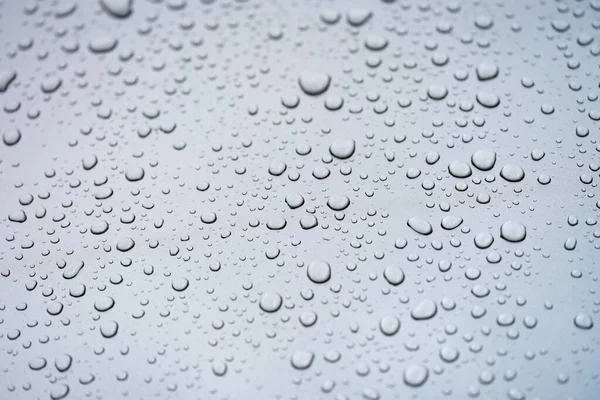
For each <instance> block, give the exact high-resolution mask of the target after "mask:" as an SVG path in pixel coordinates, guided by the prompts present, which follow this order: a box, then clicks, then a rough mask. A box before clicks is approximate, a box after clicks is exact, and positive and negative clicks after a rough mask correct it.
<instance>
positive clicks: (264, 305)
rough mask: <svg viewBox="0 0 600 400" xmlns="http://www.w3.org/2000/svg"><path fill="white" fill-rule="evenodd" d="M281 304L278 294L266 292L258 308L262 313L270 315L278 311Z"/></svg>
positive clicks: (281, 300)
mask: <svg viewBox="0 0 600 400" xmlns="http://www.w3.org/2000/svg"><path fill="white" fill-rule="evenodd" d="M282 303H283V299H282V298H281V295H280V294H279V293H275V292H267V293H265V294H264V295H263V296H262V297H261V298H260V303H259V306H260V308H261V309H262V310H263V311H265V312H268V313H272V312H275V311H277V310H279V308H280V307H281V304H282Z"/></svg>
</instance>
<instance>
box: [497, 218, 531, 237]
mask: <svg viewBox="0 0 600 400" xmlns="http://www.w3.org/2000/svg"><path fill="white" fill-rule="evenodd" d="M525 236H527V230H526V229H525V225H523V224H520V223H518V222H514V221H506V222H505V223H503V224H502V226H501V227H500V237H501V238H502V239H504V240H508V241H509V242H521V241H523V240H525Z"/></svg>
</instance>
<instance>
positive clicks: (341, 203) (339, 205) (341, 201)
mask: <svg viewBox="0 0 600 400" xmlns="http://www.w3.org/2000/svg"><path fill="white" fill-rule="evenodd" d="M327 205H328V206H329V208H331V209H332V210H334V211H343V210H345V209H346V208H348V206H349V205H350V199H349V198H348V197H347V196H344V195H342V194H336V195H333V196H331V197H330V198H329V199H328V200H327Z"/></svg>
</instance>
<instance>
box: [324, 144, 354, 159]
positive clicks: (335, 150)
mask: <svg viewBox="0 0 600 400" xmlns="http://www.w3.org/2000/svg"><path fill="white" fill-rule="evenodd" d="M355 147H356V143H355V142H354V140H352V139H337V140H335V141H334V142H333V143H332V144H331V146H329V152H330V153H331V155H332V156H334V157H336V158H339V159H340V160H345V159H347V158H350V157H352V154H354V149H355Z"/></svg>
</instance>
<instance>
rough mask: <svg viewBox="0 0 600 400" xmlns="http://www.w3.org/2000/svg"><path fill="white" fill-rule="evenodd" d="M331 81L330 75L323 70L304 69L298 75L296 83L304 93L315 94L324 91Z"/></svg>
mask: <svg viewBox="0 0 600 400" xmlns="http://www.w3.org/2000/svg"><path fill="white" fill-rule="evenodd" d="M330 82H331V77H330V76H329V75H327V74H325V73H323V72H317V71H306V72H304V73H302V75H300V78H299V79H298V83H299V84H300V88H301V89H302V90H303V91H304V93H306V94H308V95H311V96H316V95H319V94H321V93H324V92H325V91H326V90H327V88H329V84H330Z"/></svg>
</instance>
